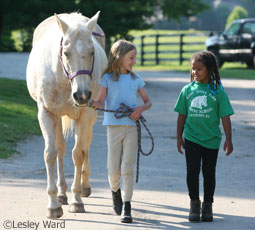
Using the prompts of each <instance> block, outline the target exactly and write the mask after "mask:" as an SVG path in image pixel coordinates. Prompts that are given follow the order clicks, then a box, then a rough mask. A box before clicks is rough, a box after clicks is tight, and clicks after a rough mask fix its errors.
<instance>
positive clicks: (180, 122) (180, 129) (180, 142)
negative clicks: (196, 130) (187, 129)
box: [177, 113, 187, 154]
mask: <svg viewBox="0 0 255 230" xmlns="http://www.w3.org/2000/svg"><path fill="white" fill-rule="evenodd" d="M186 117H187V116H186V115H183V114H180V113H179V115H178V119H177V149H178V152H179V153H181V154H183V151H182V148H183V149H184V141H183V138H182V133H183V129H184V124H185V121H186Z"/></svg>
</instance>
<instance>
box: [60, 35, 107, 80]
mask: <svg viewBox="0 0 255 230" xmlns="http://www.w3.org/2000/svg"><path fill="white" fill-rule="evenodd" d="M92 35H94V36H99V37H104V34H100V33H96V32H92ZM62 43H63V37H62V38H61V41H60V50H59V60H60V63H61V65H62V68H63V70H64V73H65V75H66V77H67V78H68V80H70V81H72V79H73V78H75V77H76V76H78V75H81V74H87V75H89V76H90V77H91V76H92V73H93V68H94V59H95V58H94V55H93V61H92V67H91V70H78V71H76V72H74V73H71V74H70V73H69V72H68V70H67V69H66V67H65V65H64V62H63V59H62V51H63V45H62Z"/></svg>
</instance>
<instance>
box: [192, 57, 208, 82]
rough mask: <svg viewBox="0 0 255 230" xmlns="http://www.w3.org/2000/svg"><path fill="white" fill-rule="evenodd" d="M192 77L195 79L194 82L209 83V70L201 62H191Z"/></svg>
mask: <svg viewBox="0 0 255 230" xmlns="http://www.w3.org/2000/svg"><path fill="white" fill-rule="evenodd" d="M191 76H192V78H193V79H194V81H198V82H200V83H208V82H209V77H208V72H207V68H206V66H205V65H204V63H203V62H201V61H196V60H192V61H191Z"/></svg>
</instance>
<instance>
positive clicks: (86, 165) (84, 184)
mask: <svg viewBox="0 0 255 230" xmlns="http://www.w3.org/2000/svg"><path fill="white" fill-rule="evenodd" d="M96 118H97V112H96V111H94V110H91V109H90V111H87V116H86V118H85V123H84V124H83V127H84V126H85V127H86V128H85V129H84V132H86V133H85V136H84V140H85V141H84V143H85V151H84V161H83V165H82V174H81V196H82V197H88V196H90V194H91V186H90V182H89V178H90V172H91V170H90V161H89V153H90V144H91V141H92V138H93V126H94V124H95V122H96Z"/></svg>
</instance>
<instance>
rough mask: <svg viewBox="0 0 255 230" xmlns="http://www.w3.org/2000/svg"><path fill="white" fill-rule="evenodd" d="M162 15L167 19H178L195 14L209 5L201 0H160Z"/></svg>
mask: <svg viewBox="0 0 255 230" xmlns="http://www.w3.org/2000/svg"><path fill="white" fill-rule="evenodd" d="M158 4H159V5H160V8H161V10H162V12H163V15H164V16H167V17H168V19H175V20H177V21H180V19H181V17H182V16H184V17H190V16H195V15H197V14H198V13H200V12H202V11H204V10H206V9H209V8H210V7H209V5H208V4H206V3H204V1H202V0H178V1H176V0H161V1H158Z"/></svg>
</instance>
